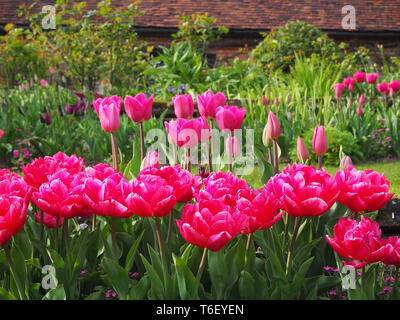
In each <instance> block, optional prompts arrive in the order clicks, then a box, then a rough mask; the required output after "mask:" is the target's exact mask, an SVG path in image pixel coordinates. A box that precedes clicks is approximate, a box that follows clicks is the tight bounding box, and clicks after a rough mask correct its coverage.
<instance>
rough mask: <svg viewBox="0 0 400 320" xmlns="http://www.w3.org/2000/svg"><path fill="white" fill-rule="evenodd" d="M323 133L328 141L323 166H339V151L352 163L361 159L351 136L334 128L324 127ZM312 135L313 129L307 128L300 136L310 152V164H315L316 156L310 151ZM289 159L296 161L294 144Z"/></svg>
mask: <svg viewBox="0 0 400 320" xmlns="http://www.w3.org/2000/svg"><path fill="white" fill-rule="evenodd" d="M325 133H326V136H327V139H328V150H327V152H326V153H325V154H324V164H326V165H339V162H340V158H339V153H340V150H342V151H343V153H344V154H346V155H348V156H350V157H351V158H352V159H353V161H357V160H358V159H360V158H361V156H362V154H361V152H360V148H359V146H358V144H357V141H356V140H354V138H353V135H352V134H351V133H350V132H346V131H340V130H338V129H336V128H334V127H325ZM313 135H314V128H309V129H308V130H306V131H305V132H304V134H303V135H302V138H303V141H304V143H305V144H306V146H307V148H308V150H309V151H310V160H309V161H310V162H311V163H314V164H315V163H317V162H318V158H317V155H316V154H315V153H314V152H313V151H312V146H311V141H312V138H313ZM289 155H290V158H291V159H292V160H293V161H297V151H296V143H295V142H294V144H293V145H292V148H291V150H290V154H289Z"/></svg>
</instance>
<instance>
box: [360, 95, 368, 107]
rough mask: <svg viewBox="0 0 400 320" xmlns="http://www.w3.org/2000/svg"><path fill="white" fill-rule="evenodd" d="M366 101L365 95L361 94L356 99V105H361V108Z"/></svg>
mask: <svg viewBox="0 0 400 320" xmlns="http://www.w3.org/2000/svg"><path fill="white" fill-rule="evenodd" d="M366 100H367V99H366V97H365V93H363V94H361V95H360V98H358V103H359V104H360V105H361V106H363V105H364V104H365V101H366Z"/></svg>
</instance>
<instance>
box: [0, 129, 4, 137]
mask: <svg viewBox="0 0 400 320" xmlns="http://www.w3.org/2000/svg"><path fill="white" fill-rule="evenodd" d="M3 135H4V131H3V130H0V138H1V137H2V136H3Z"/></svg>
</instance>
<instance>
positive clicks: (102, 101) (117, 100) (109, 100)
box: [93, 96, 122, 115]
mask: <svg viewBox="0 0 400 320" xmlns="http://www.w3.org/2000/svg"><path fill="white" fill-rule="evenodd" d="M110 104H114V105H116V106H117V107H118V108H119V109H121V106H122V98H121V97H118V96H112V97H106V98H97V99H96V100H95V101H93V108H94V110H95V111H96V113H97V115H99V108H100V106H101V105H110Z"/></svg>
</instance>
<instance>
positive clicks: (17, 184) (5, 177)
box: [0, 169, 32, 203]
mask: <svg viewBox="0 0 400 320" xmlns="http://www.w3.org/2000/svg"><path fill="white" fill-rule="evenodd" d="M31 193H32V190H31V188H30V187H29V186H28V184H27V183H26V182H25V181H24V179H23V178H22V177H21V176H19V175H18V174H16V173H11V172H10V171H9V170H7V169H2V170H0V196H3V195H5V196H12V197H18V198H21V199H22V200H23V201H24V202H25V203H29V201H30V198H31Z"/></svg>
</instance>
